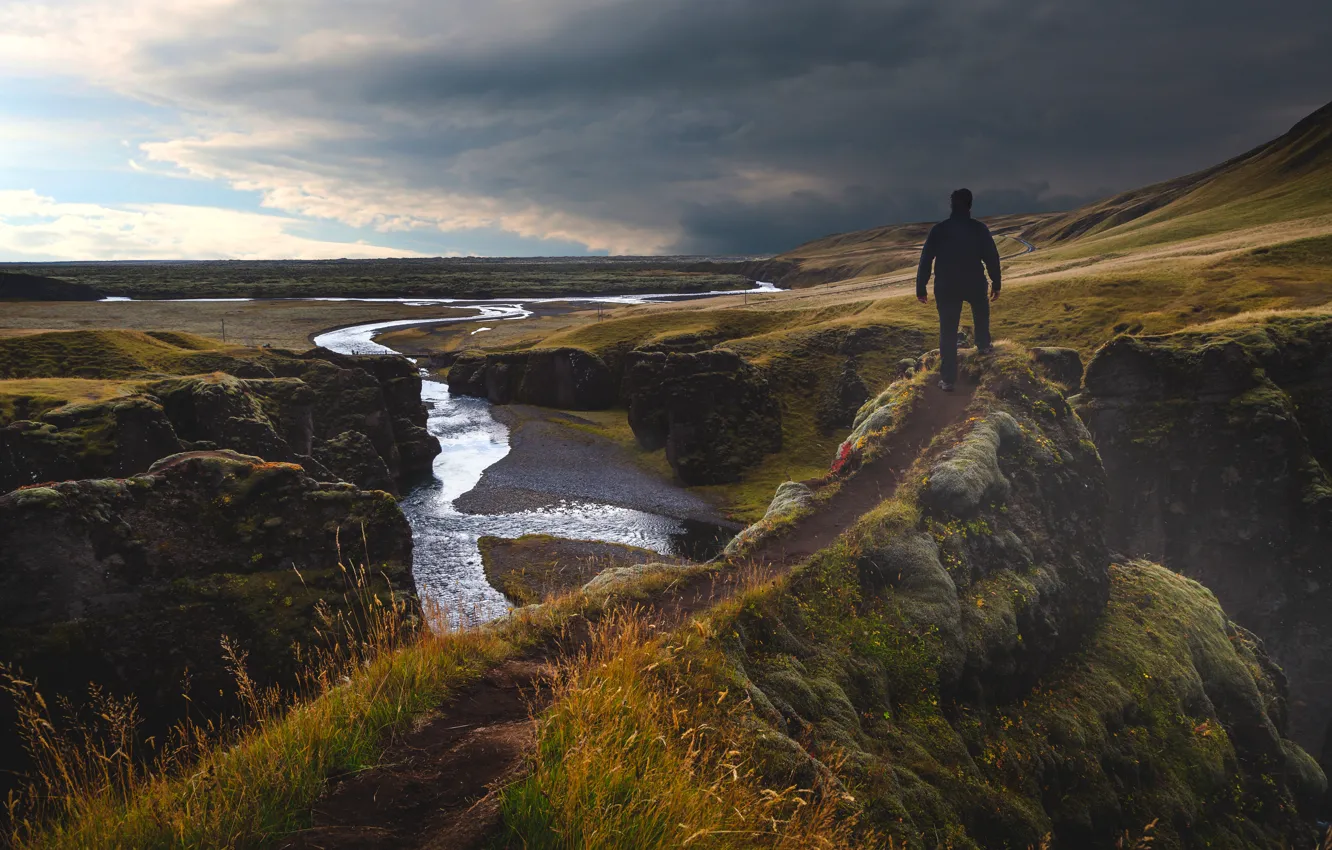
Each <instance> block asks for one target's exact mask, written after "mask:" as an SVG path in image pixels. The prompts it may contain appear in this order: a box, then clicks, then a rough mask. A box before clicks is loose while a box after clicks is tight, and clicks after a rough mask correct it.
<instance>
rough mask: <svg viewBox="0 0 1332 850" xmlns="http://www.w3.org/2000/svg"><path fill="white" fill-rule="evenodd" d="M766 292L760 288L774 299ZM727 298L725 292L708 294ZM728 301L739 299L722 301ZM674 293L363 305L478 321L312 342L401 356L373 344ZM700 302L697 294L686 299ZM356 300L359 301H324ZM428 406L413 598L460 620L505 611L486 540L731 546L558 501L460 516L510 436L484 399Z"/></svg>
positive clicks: (654, 518)
mask: <svg viewBox="0 0 1332 850" xmlns="http://www.w3.org/2000/svg"><path fill="white" fill-rule="evenodd" d="M774 289H775V287H772V286H771V285H770V284H759V285H758V289H757V290H753V291H762V292H771V291H774ZM706 294H708V295H711V294H722V293H706ZM725 294H735V293H733V292H731V293H725ZM679 297H681V296H675V295H640V296H609V297H600V298H546V299H528V300H525V301H513V300H504V301H462V300H452V299H439V300H432V299H408V298H402V299H364V300H377V301H388V300H392V301H401V302H402V303H407V304H414V305H436V304H438V305H447V306H449V307H463V308H471V309H473V310H475V311H476V315H473V316H466V317H461V318H450V319H406V320H401V321H391V322H375V323H371V324H365V325H358V326H355V327H349V328H341V329H339V330H334V331H329V332H327V333H324V334H320V335H319V336H317V337H315V340H314V342H315V344H316V345H320V346H323V347H324V348H328V349H330V350H332V351H337V352H340V353H343V354H396V353H397V352H395V351H393V349H391V348H389V347H387V346H385V345H382V344H380V343H378V342H375V339H374V337H375V336H376V335H377V334H379V333H381V332H383V331H385V330H388V329H390V328H399V327H405V326H408V325H422V324H431V325H436V324H442V323H445V322H474V321H477V320H478V319H481V320H484V321H487V322H490V321H495V322H500V321H521V320H523V319H526V318H528V317H529V316H531V315H532V311H531V310H529V309H528V308H527V306H525V305H531V304H542V303H553V302H557V301H558V302H576V303H602V304H641V303H645V302H648V301H660V300H668V299H671V298H679ZM685 297H689V298H698V297H700V295H697V294H696V295H690V296H685ZM318 300H358V299H318ZM421 395H422V399H423V400H424V401H425V403H426V405H427V407H428V408H429V421H428V423H427V426H426V427H427V428H428V429H429V431H430V433H431V434H432V435H434V437H435V438H436V439H438V440H439V444H440V448H441V449H442V451H441V453H440V455H439V456H438V457H436V458H435V463H434V469H433V476H432V480H430V481H429V482H426V483H423V484H421V485H420V486H418V487H416V488H415V489H413V490H412V491H411V492H410V493H409V494H408V495H407V496H406V497H405V498H403V500H402V502H401V506H402V510H403V513H404V514H406V516H407V519H408V521H409V522H410V523H411V526H412V537H413V543H414V553H415V554H414V556H413V572H414V573H415V576H416V586H417V591H418V592H419V593H420V594H421V596H422V597H423V598H428V599H432V600H434V601H436V602H438V603H440V605H441V606H442V607H443V608H444V610H445V611H447V612H449V613H450V615H451V617H452V618H453V619H455V620H459V621H463V622H484V621H486V620H490V619H494V618H495V617H498V616H501V615H503V614H504V613H505V611H507V610H508V608H509V605H508V603H507V601H506V600H505V599H504V597H503V596H502V595H500V593H499V592H498V591H497V590H495V589H494V588H492V587H491V586H490V585H489V583H487V581H486V577H485V573H484V571H483V569H482V567H481V552H480V550H479V549H478V548H477V540H478V539H479V538H481V537H483V536H486V535H493V536H496V537H518V536H520V535H523V534H552V535H556V536H559V537H568V538H573V539H579V540H598V541H605V542H609V543H625V544H629V545H631V546H639V547H641V548H644V549H650V550H652V551H654V552H659V553H662V554H673V555H682V556H684V557H689V558H696V559H697V558H706V557H709V556H710V555H712V554H714V553H715V552H716V551H717V550H718V549H719V548H720V547H721V545H724V543H725V542H726V537H727V536H729V532H724V531H723V530H722V529H720V528H718V527H716V526H711V525H708V524H706V523H698V522H691V521H688V520H679V519H675V518H673V517H666V516H660V515H657V514H652V513H645V512H643V511H636V510H631V509H629V508H622V507H618V506H615V505H606V504H598V503H594V502H585V501H577V500H567V501H562V502H560V503H559V504H557V505H554V506H552V507H549V508H543V509H541V510H529V511H519V512H516V513H502V514H470V513H463V512H462V511H459V510H458V509H457V508H456V507H454V501H455V500H456V499H457V498H458V497H459V496H461V495H463V494H464V493H466V492H467V491H469V490H471V489H472V488H473V487H475V486H476V485H477V482H479V481H480V480H481V476H482V474H483V473H484V472H485V470H486V468H487V467H489V466H491V465H492V464H494V463H497V462H498V461H500V460H501V459H502V458H503V457H504V456H505V455H507V454H508V452H509V431H508V428H507V427H506V426H505V425H503V424H502V423H500V422H498V421H496V420H495V418H494V417H493V416H491V413H490V407H491V406H490V403H489V402H488V401H486V400H485V399H479V398H471V397H468V396H460V395H454V394H452V393H450V392H449V388H448V385H447V384H444V383H442V382H440V381H432V380H429V379H427V380H425V381H423V383H422V390H421Z"/></svg>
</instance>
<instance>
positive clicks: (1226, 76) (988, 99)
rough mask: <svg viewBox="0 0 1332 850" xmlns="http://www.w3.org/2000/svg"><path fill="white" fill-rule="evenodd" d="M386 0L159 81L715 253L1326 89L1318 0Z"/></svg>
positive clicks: (1088, 167) (1066, 171) (202, 55)
mask: <svg viewBox="0 0 1332 850" xmlns="http://www.w3.org/2000/svg"><path fill="white" fill-rule="evenodd" d="M386 5H387V6H388V7H391V8H393V9H395V10H396V14H397V16H398V18H397V19H398V20H401V21H402V22H403V32H402V33H401V34H402V35H403V36H404V37H407V36H410V37H411V41H409V42H402V43H397V44H393V43H389V44H376V43H375V42H370V43H369V45H368V46H356V45H352V46H349V47H348V48H347V49H346V50H345V51H339V52H336V53H334V54H332V55H325V57H324V58H322V59H319V60H318V61H295V60H293V61H284V60H283V57H282V56H281V54H280V53H278V54H273V55H271V56H268V58H266V59H265V61H262V62H240V63H236V62H226V61H214V59H215V57H214V56H213V55H212V53H211V52H210V51H202V52H197V53H196V54H195V55H194V56H193V57H192V58H190V59H188V60H181V61H183V62H184V63H185V64H184V67H183V68H182V70H181V71H180V76H179V79H178V83H177V85H178V87H179V91H180V94H181V96H182V97H188V98H192V99H194V100H195V101H197V102H199V103H203V104H213V105H221V106H225V107H228V108H232V109H239V110H245V111H248V112H250V113H254V114H264V115H267V116H270V117H281V116H292V117H296V118H301V119H309V120H316V121H318V120H322V121H331V122H338V123H339V124H341V125H344V126H355V127H358V128H360V131H361V132H359V133H356V134H352V135H351V136H350V137H348V138H345V139H342V140H340V141H337V142H332V141H328V140H324V141H318V142H307V143H303V144H301V145H294V146H293V147H291V148H290V149H285V150H281V151H277V152H274V154H273V155H274V156H276V157H279V158H281V159H282V160H283V161H299V162H304V163H306V164H307V165H308V167H309V168H311V169H312V170H315V171H319V170H329V169H332V170H337V171H338V173H340V174H343V175H347V174H353V173H355V170H356V168H357V167H358V166H357V163H365V162H374V163H375V168H376V171H375V173H374V174H373V175H367V179H369V178H371V177H372V178H373V179H376V180H379V181H382V182H385V183H388V184H393V183H395V182H396V183H399V184H401V185H404V186H411V187H414V188H418V189H419V188H426V189H431V188H433V189H437V190H438V191H440V192H464V193H470V194H474V195H478V196H484V197H491V198H495V199H498V200H499V201H500V202H504V203H511V204H518V203H522V202H527V201H530V202H533V203H536V204H539V205H541V206H542V207H543V208H545V209H550V210H556V211H561V212H565V213H569V214H572V215H577V216H581V217H585V218H588V219H591V220H605V221H614V222H618V223H622V224H626V225H629V226H633V227H640V228H642V229H644V231H654V232H672V233H675V234H677V235H676V237H675V238H676V244H675V245H673V246H671V247H672V249H673V250H679V251H700V252H717V253H736V252H763V251H775V250H781V249H783V248H786V247H789V246H791V245H794V244H796V243H798V242H801V241H804V240H806V239H809V238H814V237H818V236H820V235H824V234H826V233H830V232H839V231H843V230H850V229H856V228H861V227H869V226H874V225H878V224H883V223H887V222H891V221H901V220H920V219H927V218H933V217H936V216H938V215H940V214H941V213H942V212H943V211H944V210H945V208H946V197H947V193H948V191H949V190H951V189H952V188H955V187H956V186H958V185H963V184H966V185H970V186H971V187H972V188H973V189H975V190H976V191H977V210H978V212H979V213H982V214H1001V213H1007V212H1021V211H1036V210H1043V209H1051V208H1056V207H1060V206H1067V205H1071V204H1074V203H1076V202H1078V201H1082V200H1089V199H1091V198H1093V197H1096V196H1098V195H1100V194H1103V193H1106V192H1109V191H1117V190H1120V189H1124V188H1129V187H1131V186H1134V185H1139V184H1141V183H1144V182H1148V181H1152V180H1156V179H1163V178H1166V177H1171V176H1174V175H1176V174H1179V173H1183V172H1185V171H1189V170H1193V169H1196V168H1199V167H1203V166H1206V165H1209V164H1211V163H1213V162H1215V161H1218V160H1220V159H1223V158H1225V157H1228V156H1231V155H1234V154H1236V153H1239V152H1241V151H1242V150H1244V149H1245V148H1247V147H1249V146H1252V145H1253V144H1256V143H1259V142H1261V141H1264V140H1266V139H1267V138H1270V137H1271V136H1273V135H1276V134H1278V133H1280V132H1282V131H1284V130H1285V129H1286V127H1288V126H1289V125H1290V124H1291V123H1293V122H1294V121H1295V120H1296V119H1298V118H1299V117H1300V116H1301V115H1302V114H1304V113H1307V112H1308V111H1311V110H1312V109H1314V108H1316V107H1318V106H1320V105H1321V104H1322V103H1324V102H1326V101H1328V100H1332V59H1330V58H1329V52H1328V50H1327V45H1328V44H1329V43H1332V4H1329V3H1327V2H1326V0H1317V2H1314V0H1290V2H1283V3H1279V4H1270V5H1264V4H1257V3H1252V2H1241V0H1217V2H1211V3H1200V2H1182V3H1160V2H1144V1H1143V0H1130V2H1121V3H1106V2H1101V1H1100V0H1098V2H1091V0H1066V2H1033V3H1020V4H1019V3H999V2H992V1H991V0H957V1H956V2H950V3H939V2H924V1H923V0H899V2H882V0H878V1H877V2H870V1H869V0H824V2H808V0H806V2H797V0H642V2H611V3H592V4H583V5H580V6H577V7H574V6H572V5H570V6H567V7H563V6H562V5H561V4H558V3H555V4H552V3H542V4H533V6H532V8H533V9H534V10H536V9H538V8H539V9H540V11H541V12H542V14H543V15H544V16H545V18H544V19H543V20H545V21H546V24H545V25H544V26H542V27H538V28H534V29H523V28H521V27H515V28H514V29H515V31H509V30H508V29H507V28H506V27H505V26H504V21H503V20H499V21H491V22H490V23H489V24H487V25H485V26H478V27H476V28H474V29H473V30H470V31H467V32H465V33H464V34H463V35H462V36H457V35H453V36H448V37H444V36H441V37H440V38H438V39H432V38H431V37H430V36H431V34H432V33H434V32H440V33H444V32H454V30H456V27H453V28H451V27H450V25H449V22H450V21H451V20H455V19H456V16H457V15H459V14H460V13H465V12H466V11H467V4H461V3H443V4H437V3H432V4H425V3H421V4H419V5H418V4H417V3H416V2H414V0H397V2H395V3H390V4H386ZM510 6H513V4H510ZM562 8H567V11H565V12H563V13H561V11H560V10H561V9H562ZM515 13H516V12H515ZM213 44H214V45H215V46H216V45H225V44H226V41H225V39H223V40H221V41H219V42H214V43H213ZM162 49H167V48H162ZM237 49H238V48H237V45H235V44H232V45H231V46H230V47H218V48H217V52H218V53H219V54H222V53H226V52H227V51H228V50H230V51H232V52H233V53H234V52H235V51H236V50H237ZM173 58H174V57H173Z"/></svg>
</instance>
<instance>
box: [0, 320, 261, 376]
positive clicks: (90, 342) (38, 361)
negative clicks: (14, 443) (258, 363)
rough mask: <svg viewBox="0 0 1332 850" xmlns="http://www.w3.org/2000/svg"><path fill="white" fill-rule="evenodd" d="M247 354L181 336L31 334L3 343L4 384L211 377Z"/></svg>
mask: <svg viewBox="0 0 1332 850" xmlns="http://www.w3.org/2000/svg"><path fill="white" fill-rule="evenodd" d="M243 353H244V349H242V348H241V347H239V346H227V345H225V344H224V343H221V342H217V341H216V340H210V339H207V338H205V337H200V336H194V335H191V334H182V333H159V334H154V333H143V332H140V331H125V330H95V331H68V332H52V333H40V334H29V335H25V336H16V337H8V338H5V339H0V379H15V378H85V379H116V378H133V377H139V376H142V375H148V374H157V373H163V374H190V373H197V372H209V371H213V370H214V369H215V368H216V365H215V364H218V363H222V362H224V361H231V360H233V359H234V356H235V355H239V354H243ZM210 366H212V367H213V368H209V367H210Z"/></svg>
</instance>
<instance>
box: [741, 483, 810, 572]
mask: <svg viewBox="0 0 1332 850" xmlns="http://www.w3.org/2000/svg"><path fill="white" fill-rule="evenodd" d="M813 505H814V490H813V489H812V488H811V487H810V486H809V485H808V484H805V483H803V482H800V481H785V482H783V483H781V484H779V485H777V492H776V493H774V494H773V497H772V501H771V502H769V503H768V510H767V511H766V512H764V514H763V518H762V519H760V520H759V521H758V522H756V523H754V524H753V525H751V526H749V527H748V528H745V529H744V530H743V531H741V532H740V533H739V534H737V535H736V536H735V537H733V538H731V542H730V543H727V544H726V550H725V552H724V554H725V555H726V556H727V557H734V556H736V555H739V554H741V553H743V552H744V551H745V550H746V549H748V548H749V547H750V546H751V545H753V544H754V543H755V542H757V541H758V540H760V539H762V538H763V537H765V536H767V535H769V534H772V533H774V532H776V531H778V530H779V529H780V528H782V527H783V526H784V525H787V524H789V523H791V522H793V521H795V520H796V519H797V518H799V517H800V516H803V515H804V514H806V513H808V512H809V510H810V509H811V508H812V507H813Z"/></svg>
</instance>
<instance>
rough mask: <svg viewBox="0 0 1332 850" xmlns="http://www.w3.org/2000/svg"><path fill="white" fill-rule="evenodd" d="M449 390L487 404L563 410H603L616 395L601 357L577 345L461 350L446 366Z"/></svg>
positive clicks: (610, 374) (613, 401)
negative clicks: (499, 350)
mask: <svg viewBox="0 0 1332 850" xmlns="http://www.w3.org/2000/svg"><path fill="white" fill-rule="evenodd" d="M449 390H450V391H451V392H457V393H461V394H462V395H470V396H477V397H479V398H484V399H488V400H489V401H490V402H491V403H492V404H514V403H518V404H536V405H540V406H542V407H557V408H560V409H563V410H604V409H605V408H608V407H610V406H611V405H613V404H615V402H616V401H617V400H618V393H617V382H616V381H615V378H614V376H613V375H612V373H611V370H610V369H609V368H608V367H607V366H606V364H605V362H603V361H602V359H601V358H600V357H598V356H597V355H595V354H592V353H590V352H587V351H583V350H581V349H578V348H552V349H535V350H532V351H518V352H511V353H502V354H470V353H469V354H463V355H461V356H459V357H458V358H457V359H455V360H454V361H453V363H452V366H451V367H450V368H449Z"/></svg>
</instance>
